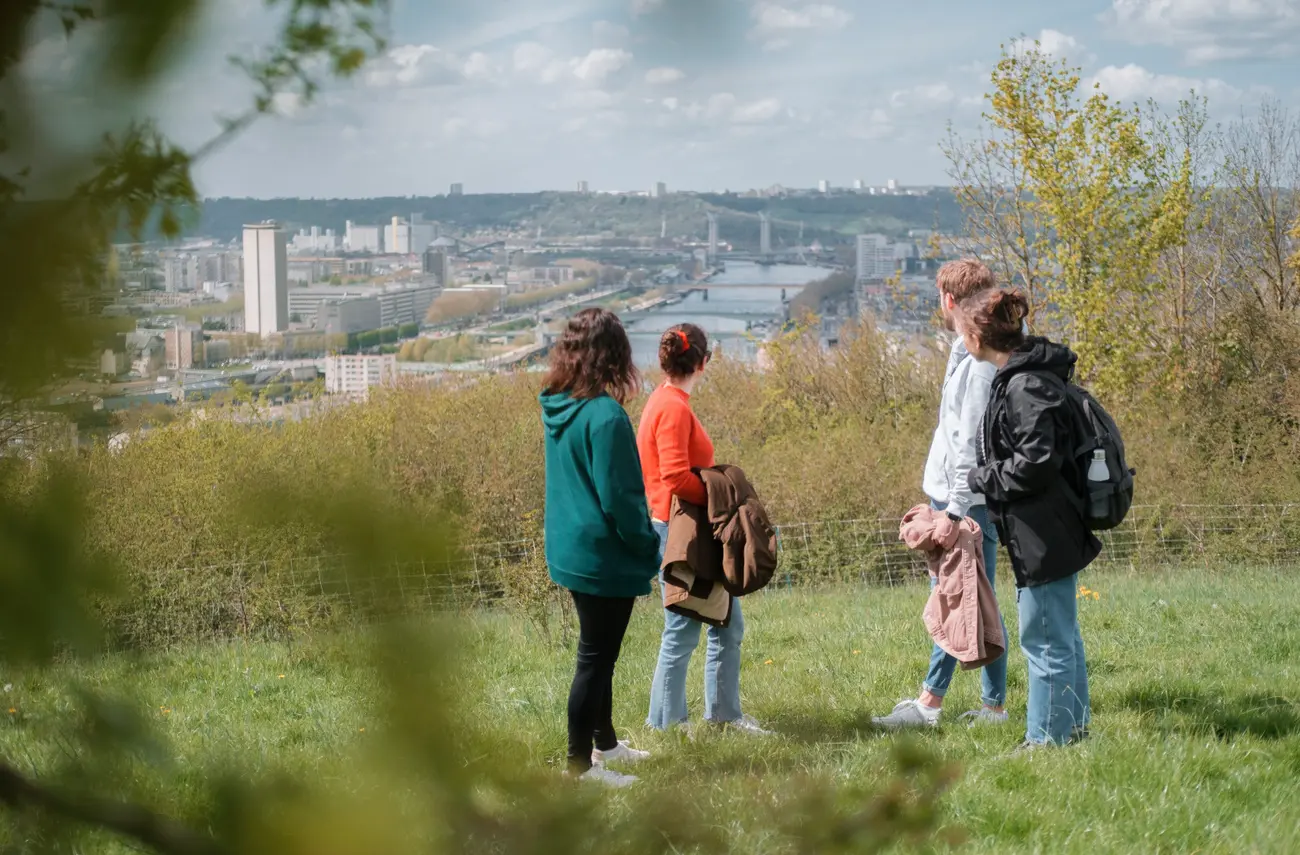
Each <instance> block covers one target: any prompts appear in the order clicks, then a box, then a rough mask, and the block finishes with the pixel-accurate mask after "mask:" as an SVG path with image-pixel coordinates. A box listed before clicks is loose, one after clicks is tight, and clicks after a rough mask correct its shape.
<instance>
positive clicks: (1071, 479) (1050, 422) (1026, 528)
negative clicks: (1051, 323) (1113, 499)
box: [968, 337, 1101, 588]
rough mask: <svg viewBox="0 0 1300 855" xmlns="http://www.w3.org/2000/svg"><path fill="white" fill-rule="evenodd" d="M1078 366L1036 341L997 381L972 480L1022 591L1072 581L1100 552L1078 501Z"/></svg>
mask: <svg viewBox="0 0 1300 855" xmlns="http://www.w3.org/2000/svg"><path fill="white" fill-rule="evenodd" d="M1077 360H1078V357H1076V356H1075V355H1074V353H1073V352H1072V351H1071V350H1070V349H1069V348H1068V347H1065V346H1064V345H1060V344H1055V343H1054V342H1051V341H1048V340H1047V339H1045V338H1037V337H1031V338H1029V339H1027V340H1026V341H1025V343H1024V344H1023V345H1022V346H1021V347H1020V348H1019V349H1018V350H1016V351H1015V352H1014V353H1012V354H1011V359H1010V361H1009V362H1007V364H1006V366H1005V367H1003V368H1002V369H1001V370H999V371H998V373H997V374H996V375H994V377H993V387H992V391H991V393H990V396H989V405H988V410H987V411H986V412H985V415H984V429H983V435H982V437H981V441H980V448H979V455H978V461H979V465H978V466H977V467H976V468H975V469H972V470H971V472H970V476H969V478H968V481H969V482H970V488H971V489H972V490H974V491H975V492H977V493H981V494H983V495H984V497H985V500H986V501H987V502H988V508H989V516H990V518H991V519H992V520H993V522H994V524H995V525H996V526H997V529H998V536H999V537H1000V539H1001V541H1002V543H1004V544H1005V545H1006V547H1007V552H1008V554H1010V556H1011V569H1012V571H1013V572H1014V573H1015V576H1016V587H1018V588H1032V587H1035V586H1037V585H1045V584H1047V583H1048V582H1055V581H1058V580H1060V579H1064V578H1065V577H1067V576H1072V575H1073V574H1075V573H1078V572H1079V571H1080V570H1083V569H1084V568H1085V567H1087V566H1088V565H1089V564H1091V563H1092V562H1093V560H1094V559H1096V557H1097V555H1098V554H1100V552H1101V542H1100V541H1099V540H1097V538H1096V537H1095V536H1094V535H1093V533H1092V532H1091V531H1089V530H1088V528H1087V526H1086V525H1085V524H1084V521H1083V514H1082V512H1081V509H1080V504H1079V501H1080V500H1079V499H1078V498H1077V497H1078V495H1079V493H1078V490H1079V485H1081V484H1082V483H1083V477H1082V476H1083V473H1081V472H1079V468H1078V463H1077V462H1076V461H1075V460H1074V458H1073V450H1074V447H1075V444H1076V443H1075V439H1074V437H1073V435H1072V433H1073V432H1072V430H1071V425H1072V423H1073V421H1072V418H1071V413H1070V410H1069V406H1070V404H1069V400H1068V399H1067V397H1066V394H1067V393H1066V389H1065V384H1066V383H1069V382H1070V380H1071V377H1072V376H1073V374H1074V364H1075V362H1076V361H1077Z"/></svg>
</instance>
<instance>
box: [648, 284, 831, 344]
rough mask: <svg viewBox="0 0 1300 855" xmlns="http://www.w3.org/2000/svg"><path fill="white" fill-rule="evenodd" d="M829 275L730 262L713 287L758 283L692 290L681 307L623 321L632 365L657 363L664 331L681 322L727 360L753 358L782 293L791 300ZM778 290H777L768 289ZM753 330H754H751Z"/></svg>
mask: <svg viewBox="0 0 1300 855" xmlns="http://www.w3.org/2000/svg"><path fill="white" fill-rule="evenodd" d="M830 273H831V271H830V270H828V269H826V268H824V267H810V266H805V265H801V264H777V265H772V266H770V267H764V266H761V265H758V264H752V263H749V262H729V263H728V264H727V269H726V271H725V272H723V273H720V274H718V275H717V276H715V277H714V278H713V280H712V281H713V283H714V284H717V285H728V284H732V283H736V284H743V285H748V284H760V283H761V287H755V288H717V289H713V290H710V291H708V292H707V297H706V294H705V293H704V292H700V291H696V292H694V293H692V294H690V295H688V296H687V297H686V298H685V299H684V300H682V301H681V302H680V303H675V304H673V305H671V306H663V307H661V308H658V309H653V310H651V311H650V312H648V313H647V314H645V315H643V316H640V317H638V318H636V319H632V320H629V321H628V322H627V334H628V338H630V339H631V341H632V355H633V357H634V358H635V359H636V363H637V365H639V366H641V367H643V368H656V367H658V365H659V338H660V336H662V335H663V332H664V330H666V329H668V328H669V327H671V326H674V325H676V324H681V323H692V324H697V325H699V326H700V328H702V329H703V330H704V331H705V332H706V333H708V336H709V340H710V341H711V342H715V341H716V342H717V343H718V344H719V345H720V346H721V349H722V352H723V354H724V355H725V357H726V358H728V359H740V360H745V361H750V360H753V359H754V357H755V356H756V355H757V353H758V343H759V341H761V340H762V339H763V338H765V337H766V335H767V330H766V329H764V328H763V326H764V325H763V323H762V322H763V321H766V322H767V326H768V327H770V325H771V322H773V321H776V320H778V319H779V318H780V317H781V315H782V303H781V291H782V286H783V287H784V290H785V298H786V299H787V300H790V299H793V298H794V296H795V295H796V294H798V293H799V292H800V291H801V290H803V288H802V286H804V285H807V284H808V283H810V282H816V281H818V280H819V279H825V278H826V277H827V276H828V275H830ZM771 286H778V287H771ZM751 325H752V326H757V327H759V329H758V330H751Z"/></svg>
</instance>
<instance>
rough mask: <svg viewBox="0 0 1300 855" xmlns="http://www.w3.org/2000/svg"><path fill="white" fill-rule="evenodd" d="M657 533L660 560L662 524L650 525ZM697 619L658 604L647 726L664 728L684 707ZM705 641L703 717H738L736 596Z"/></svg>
mask: <svg viewBox="0 0 1300 855" xmlns="http://www.w3.org/2000/svg"><path fill="white" fill-rule="evenodd" d="M654 528H655V532H656V533H657V534H658V535H659V558H660V561H662V560H663V550H664V545H665V544H666V543H667V542H668V526H667V525H664V524H663V523H660V522H655V524H654ZM701 626H705V624H701V623H700V622H699V621H697V620H693V619H691V618H688V617H685V616H683V615H679V614H676V613H674V612H670V611H668V609H664V634H663V640H662V641H661V642H660V645H659V663H658V664H657V665H656V666H655V676H654V682H653V683H651V685H650V716H649V717H648V718H647V719H646V724H647V725H648V726H649V727H653V728H657V729H659V730H667V729H668V728H670V727H672V726H673V725H677V724H682V723H683V722H685V721H687V720H688V718H689V716H688V714H687V712H686V671H687V669H688V668H689V667H690V664H691V654H692V653H694V652H695V648H696V647H698V646H699V644H700V627H701ZM708 635H709V643H708V648H707V651H706V656H705V660H704V718H705V719H707V720H708V721H712V722H716V723H718V724H725V723H727V722H731V721H736V720H737V719H739V718H740V642H741V641H742V640H744V638H745V618H744V616H743V615H742V614H741V613H740V600H737V599H733V600H732V602H731V621H730V623H728V624H727V627H726V629H719V628H718V627H716V626H709V627H708Z"/></svg>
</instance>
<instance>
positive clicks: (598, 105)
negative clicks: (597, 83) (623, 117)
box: [560, 89, 618, 111]
mask: <svg viewBox="0 0 1300 855" xmlns="http://www.w3.org/2000/svg"><path fill="white" fill-rule="evenodd" d="M617 102H618V98H617V97H615V96H614V95H612V94H611V93H609V92H606V91H605V90H603V89H575V90H573V91H571V92H567V93H565V95H564V97H563V98H562V99H561V100H560V107H562V108H564V109H574V110H587V111H597V110H607V109H609V108H610V107H612V106H614V104H616V103H617Z"/></svg>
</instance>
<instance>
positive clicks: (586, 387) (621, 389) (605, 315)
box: [545, 309, 641, 404]
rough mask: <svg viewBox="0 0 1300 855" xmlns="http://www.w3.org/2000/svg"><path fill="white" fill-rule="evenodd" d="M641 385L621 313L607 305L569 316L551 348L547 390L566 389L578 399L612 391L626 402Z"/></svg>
mask: <svg viewBox="0 0 1300 855" xmlns="http://www.w3.org/2000/svg"><path fill="white" fill-rule="evenodd" d="M640 385H641V375H640V374H639V373H638V372H637V370H636V365H635V364H633V362H632V344H631V342H629V341H628V340H627V331H626V330H624V329H623V323H622V321H620V320H619V319H618V315H615V314H614V313H613V312H611V311H609V310H607V309H583V310H582V311H581V312H578V314H576V315H574V316H573V317H572V318H570V319H569V323H568V325H567V326H566V327H565V328H564V334H563V335H561V336H560V340H559V341H558V342H556V343H555V347H554V349H552V350H551V367H550V370H549V371H548V372H547V373H546V386H545V389H546V392H547V394H552V395H553V394H557V393H560V392H567V393H568V394H569V397H572V398H579V399H583V398H599V397H600V396H601V395H609V396H610V397H611V398H613V399H614V400H616V401H618V402H619V403H620V404H625V403H627V400H628V399H629V398H631V397H632V396H633V395H634V394H635V393H636V391H637V389H638V388H639V387H640Z"/></svg>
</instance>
